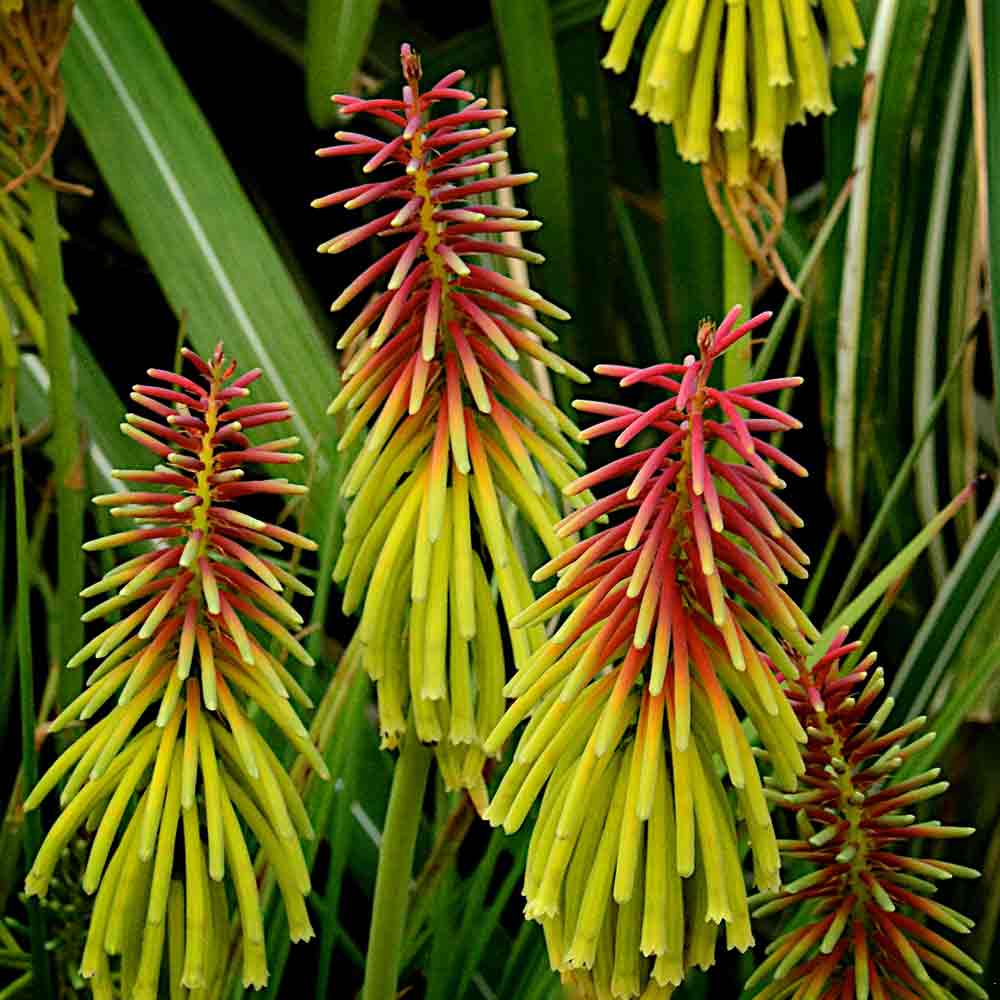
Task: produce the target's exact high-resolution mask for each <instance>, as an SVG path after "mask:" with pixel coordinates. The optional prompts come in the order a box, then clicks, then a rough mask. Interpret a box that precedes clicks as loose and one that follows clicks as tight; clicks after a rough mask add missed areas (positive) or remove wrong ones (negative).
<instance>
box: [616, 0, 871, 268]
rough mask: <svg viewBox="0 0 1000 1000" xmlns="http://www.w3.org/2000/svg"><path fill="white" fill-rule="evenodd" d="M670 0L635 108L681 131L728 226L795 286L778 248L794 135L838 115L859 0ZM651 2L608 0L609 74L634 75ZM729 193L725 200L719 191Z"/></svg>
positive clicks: (681, 142) (860, 40) (855, 43)
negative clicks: (790, 130) (788, 148)
mask: <svg viewBox="0 0 1000 1000" xmlns="http://www.w3.org/2000/svg"><path fill="white" fill-rule="evenodd" d="M821 6H822V20H823V22H824V23H825V25H826V32H827V35H828V45H825V44H824V41H823V38H822V37H821V34H820V28H819V24H818V21H819V17H818V15H819V8H820V5H819V4H817V3H816V2H815V0H814V2H813V3H812V4H810V3H809V2H808V0H784V2H782V0H666V2H663V3H659V4H657V5H656V7H655V9H658V10H659V12H660V13H659V16H658V17H657V19H656V24H655V27H654V28H653V32H652V35H651V36H650V39H649V42H648V44H647V46H646V49H645V52H644V53H643V56H642V66H641V68H640V70H639V89H638V92H637V94H636V98H635V102H634V103H633V105H632V107H633V108H634V109H635V110H636V111H638V112H639V113H640V114H645V115H649V117H650V118H652V120H653V121H656V122H668V123H672V124H673V126H674V136H675V138H676V141H677V150H678V152H679V153H680V155H681V156H682V157H683V158H684V159H685V160H688V161H689V162H693V163H701V164H703V165H704V167H703V172H704V177H705V188H706V192H707V193H708V195H709V200H710V202H711V204H712V208H713V209H714V211H715V213H716V215H717V216H718V218H719V221H720V222H721V223H722V225H723V227H724V228H725V229H726V230H727V231H728V232H729V233H730V235H731V236H732V237H733V238H734V239H736V240H737V241H738V242H739V243H741V244H742V245H743V247H744V249H745V250H746V251H747V253H748V254H750V255H751V256H752V257H753V258H754V259H755V261H756V262H757V263H758V264H759V265H760V266H761V268H762V269H763V270H765V271H768V270H775V271H777V273H778V274H779V275H781V277H782V280H784V281H785V283H786V285H789V286H790V285H791V282H790V279H788V277H787V275H786V274H785V271H784V268H783V266H782V264H781V260H780V258H779V257H778V255H777V252H776V251H775V249H774V244H775V241H776V240H777V237H778V234H779V233H780V230H781V227H782V222H783V219H784V210H785V204H786V201H787V191H786V189H785V177H784V171H783V169H782V166H781V156H782V143H783V139H784V132H785V127H786V125H792V124H797V123H800V122H804V121H805V116H806V114H807V113H808V114H830V113H831V112H832V111H833V110H834V107H833V99H832V97H831V96H830V65H831V64H832V65H833V66H842V65H847V64H850V63H853V62H854V59H855V56H854V50H855V49H857V48H860V47H861V46H862V45H864V33H863V31H862V29H861V22H860V21H859V19H858V15H857V11H856V10H855V7H854V0H822V5H821ZM649 7H650V0H609V2H608V4H607V7H606V8H605V10H604V16H603V18H602V20H601V25H602V27H603V28H604V29H605V30H606V31H613V32H614V36H613V38H612V41H611V46H610V48H609V50H608V53H607V55H606V56H605V58H604V65H605V66H607V67H608V68H609V69H612V70H614V71H615V72H617V73H621V72H622V71H624V69H625V68H626V66H627V65H628V61H629V57H630V55H631V53H632V49H633V47H634V45H635V41H636V38H637V37H638V34H639V30H640V28H641V27H642V22H643V20H644V19H645V17H646V13H647V11H648V10H649ZM720 187H721V189H722V191H721V194H720V190H719V188H720Z"/></svg>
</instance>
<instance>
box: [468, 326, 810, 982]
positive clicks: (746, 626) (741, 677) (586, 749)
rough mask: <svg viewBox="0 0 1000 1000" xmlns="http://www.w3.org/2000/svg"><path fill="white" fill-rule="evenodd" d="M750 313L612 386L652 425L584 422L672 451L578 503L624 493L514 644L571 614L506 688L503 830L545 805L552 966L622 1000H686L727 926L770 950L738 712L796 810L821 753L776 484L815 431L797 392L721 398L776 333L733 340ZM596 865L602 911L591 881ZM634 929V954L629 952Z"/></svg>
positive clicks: (623, 374)
mask: <svg viewBox="0 0 1000 1000" xmlns="http://www.w3.org/2000/svg"><path fill="white" fill-rule="evenodd" d="M739 312H740V309H739V307H738V306H737V307H735V308H734V309H733V310H732V311H731V312H730V313H729V314H728V315H727V316H726V318H725V320H724V321H723V322H722V323H721V324H720V325H719V326H718V328H716V327H715V326H713V325H711V324H709V323H705V324H703V325H702V327H701V329H700V330H699V331H698V337H697V343H698V350H699V355H698V356H697V357H695V356H694V355H688V357H687V358H685V359H684V362H683V363H682V364H659V365H653V366H651V367H649V368H642V369H637V368H629V367H623V366H618V365H602V366H599V367H598V369H597V370H598V371H599V372H600V373H601V374H605V375H612V376H614V377H616V378H618V379H619V380H620V384H621V386H622V387H623V388H628V387H630V386H634V385H636V384H638V383H645V384H646V385H649V386H652V387H655V388H658V389H660V390H662V392H663V398H662V400H661V401H660V402H658V403H656V404H655V405H654V406H652V407H651V408H650V409H649V410H646V411H642V410H638V409H635V408H633V407H631V406H627V405H625V404H624V403H603V402H578V403H577V404H576V406H577V408H578V409H580V410H582V411H583V412H585V413H592V414H595V415H597V416H599V417H601V418H602V419H601V421H600V422H599V423H597V424H595V425H594V426H592V427H590V428H589V429H588V430H586V431H584V433H583V436H584V438H587V439H589V438H594V437H598V436H601V435H607V434H614V435H616V438H615V444H616V446H618V447H624V446H625V445H626V444H628V443H629V441H631V440H632V439H633V438H635V437H636V436H637V435H639V434H640V433H641V432H643V431H652V432H653V434H654V435H655V438H654V440H653V441H652V442H651V443H650V444H649V446H648V447H645V448H643V449H642V450H640V451H638V452H634V453H632V454H629V455H626V456H625V457H623V458H620V459H617V460H615V461H613V462H611V463H610V464H608V465H607V466H605V467H604V468H603V469H598V470H596V471H595V472H592V473H589V474H588V475H586V476H583V477H582V478H580V479H578V480H577V481H576V482H575V483H572V484H570V485H569V486H568V487H567V488H566V490H565V492H566V493H567V494H569V495H571V496H572V495H575V494H577V493H579V492H580V491H581V490H583V489H588V488H591V487H602V488H606V489H609V490H610V491H609V492H607V494H606V495H605V496H603V497H602V498H601V499H598V500H595V501H593V502H591V503H589V504H588V505H587V506H585V507H584V508H583V509H581V510H578V511H576V512H574V513H572V514H570V515H569V516H568V517H566V518H564V519H563V520H562V521H561V522H560V523H559V525H558V526H557V528H556V532H557V534H559V535H560V536H561V537H564V538H568V536H570V535H571V534H572V533H574V532H577V531H580V530H581V529H583V528H585V527H587V526H588V525H597V526H598V530H597V531H595V533H594V534H592V535H590V536H589V537H587V538H585V539H584V540H582V541H579V542H577V543H576V544H574V545H572V546H571V547H570V548H568V549H567V550H566V551H565V552H563V553H561V554H560V555H558V556H556V557H555V558H554V559H552V560H551V561H550V562H548V563H546V564H545V565H544V566H542V567H541V568H540V569H539V570H538V571H537V572H536V573H535V575H534V579H535V580H536V581H540V580H545V579H549V578H551V577H555V576H557V581H556V583H555V585H554V586H553V587H552V589H551V590H549V591H548V593H547V594H545V595H544V596H543V597H541V598H539V599H538V600H536V601H535V602H534V603H533V604H532V605H531V606H530V607H529V608H527V609H526V610H525V611H524V612H522V613H521V614H520V615H518V616H517V617H516V618H515V619H514V621H513V623H512V624H514V625H515V626H532V627H535V626H537V625H539V624H541V623H542V622H544V621H545V620H546V619H549V618H551V617H552V616H553V615H555V614H556V613H557V612H559V611H562V610H563V609H571V610H570V613H569V614H568V615H566V616H565V617H564V618H562V619H561V621H560V623H559V625H558V627H557V628H556V629H555V631H553V632H552V633H551V635H550V636H549V638H548V639H547V641H546V642H545V643H544V645H542V646H541V648H540V649H538V650H537V651H536V652H535V654H534V655H533V656H532V657H531V659H530V660H529V661H528V662H527V663H526V664H524V665H522V666H521V668H520V669H519V671H518V673H517V674H516V676H515V677H514V678H513V680H511V681H510V682H509V683H508V685H507V687H506V693H507V695H508V696H510V697H512V698H514V699H515V700H514V703H513V704H512V705H511V706H510V707H509V708H508V709H507V713H506V714H505V716H504V718H503V720H502V721H501V722H500V724H499V725H498V726H497V728H496V729H495V730H494V731H493V733H492V734H491V735H490V737H489V739H488V741H487V743H486V749H487V751H488V752H493V751H495V750H497V749H498V748H499V747H500V746H501V745H502V744H503V743H504V742H505V741H506V739H507V738H508V736H510V734H511V733H512V732H513V730H514V728H515V726H516V725H517V724H518V723H519V722H521V721H522V720H523V719H525V718H526V717H528V716H529V715H530V716H531V720H530V722H529V724H528V727H527V728H526V729H525V731H524V733H523V735H522V736H521V739H520V743H519V746H518V748H517V750H516V752H515V754H514V759H513V762H512V764H511V766H510V767H509V769H508V771H507V773H506V774H505V776H504V779H503V781H502V782H501V784H500V787H499V789H498V790H497V793H496V795H495V797H494V800H493V802H492V804H491V805H490V807H489V809H488V810H487V813H486V815H487V818H488V819H489V820H490V821H491V822H492V823H494V824H503V826H504V828H505V829H507V830H509V831H512V830H514V829H516V828H517V827H518V826H520V824H521V823H522V822H523V821H524V819H525V817H526V815H527V813H528V810H529V808H530V806H531V804H532V802H533V801H534V799H535V798H536V797H537V796H538V795H539V793H540V792H541V791H542V789H543V788H545V789H546V790H545V796H544V799H543V803H542V813H541V818H540V819H539V821H538V823H537V824H536V826H535V830H534V834H533V837H532V854H531V856H530V858H529V862H528V872H527V877H526V882H525V894H526V896H527V899H528V903H527V906H526V908H525V912H526V913H527V914H528V915H529V916H532V917H535V918H536V919H539V920H540V921H541V922H542V923H543V926H544V927H545V932H546V938H547V940H548V942H549V948H550V954H551V957H552V962H553V965H554V967H555V968H557V969H560V970H561V971H563V973H564V974H565V975H567V976H569V977H576V978H577V979H579V978H580V977H583V979H585V980H587V981H589V982H592V983H593V984H595V985H596V988H597V989H598V992H600V991H601V990H611V991H612V992H614V989H613V988H612V986H611V985H610V984H611V982H612V978H615V979H616V981H619V982H625V981H627V982H628V983H629V984H631V985H630V986H629V987H628V989H629V990H632V989H633V987H634V990H633V991H632V992H616V993H615V995H621V996H633V995H637V993H638V992H639V990H640V986H642V988H645V986H644V985H642V984H645V983H648V982H649V981H652V982H654V983H656V984H658V986H659V987H663V988H666V987H667V986H668V985H669V984H676V983H678V982H680V979H681V978H682V976H683V973H684V970H685V969H686V968H687V967H688V966H690V965H691V964H701V965H708V964H711V962H712V961H713V959H714V940H715V933H716V930H717V928H718V925H719V924H720V923H721V922H723V921H725V922H726V923H727V927H728V931H727V933H728V940H729V944H730V946H731V947H737V948H740V949H744V948H746V947H747V946H748V945H749V944H750V943H751V942H752V936H751V933H750V925H749V913H748V909H747V901H746V892H745V889H744V884H743V877H742V875H741V873H740V862H739V853H738V851H737V840H736V831H737V822H736V817H735V816H734V814H733V813H732V810H731V807H730V805H729V800H728V798H727V796H726V793H725V789H724V786H723V784H722V782H721V781H720V779H719V775H718V772H717V770H716V760H718V762H719V764H720V765H721V766H722V767H723V770H724V773H725V774H726V775H727V776H728V779H729V783H730V784H731V785H732V787H733V789H734V790H735V792H736V799H737V801H738V802H739V803H740V806H741V814H742V822H744V823H745V824H746V828H747V832H748V834H749V839H750V845H751V849H752V854H753V862H754V870H755V878H756V882H757V885H758V886H759V887H761V888H772V889H776V888H777V886H778V884H779V877H778V866H779V855H778V847H777V843H776V841H775V836H774V830H773V828H772V826H771V819H770V815H769V812H768V806H767V802H766V799H765V795H764V790H763V787H762V784H761V779H760V777H759V775H758V770H757V764H756V761H755V758H754V755H753V753H752V751H751V747H750V744H749V742H748V740H747V737H746V734H745V732H744V729H743V727H742V726H741V724H740V720H739V717H738V716H737V713H736V710H735V708H734V704H733V702H732V701H731V698H732V699H735V701H736V702H737V703H738V704H739V705H740V706H741V707H742V710H743V711H744V712H745V713H746V715H747V716H749V718H750V719H751V720H752V722H753V724H754V726H755V728H756V731H757V734H758V735H759V737H760V739H761V742H762V743H763V744H764V746H765V747H766V748H767V749H768V751H769V753H770V756H771V761H772V764H773V767H774V771H775V774H776V777H777V781H778V784H779V785H780V787H783V788H786V789H787V790H789V791H792V790H794V788H795V787H796V779H797V777H798V775H800V774H802V773H803V771H804V768H805V765H804V763H803V760H802V754H801V744H802V743H804V742H805V739H806V734H805V731H804V730H803V728H802V726H801V725H800V724H799V721H798V719H797V718H796V716H795V713H794V712H793V711H792V708H791V706H790V704H789V702H788V700H787V698H786V697H785V694H784V692H783V691H782V689H781V687H780V686H779V683H778V680H777V676H776V674H777V672H779V671H780V672H781V673H782V674H784V675H786V676H794V674H795V666H794V663H793V662H792V660H791V658H790V656H789V651H790V650H791V651H795V650H798V651H800V652H801V653H803V654H805V653H806V652H807V651H808V649H809V647H810V643H811V642H813V641H814V640H815V638H816V637H817V634H818V633H817V632H816V630H815V628H814V627H813V626H812V624H811V623H810V622H809V620H808V618H807V617H806V615H805V614H804V613H803V612H802V611H801V609H799V608H798V607H797V606H796V605H795V603H794V602H793V601H792V600H791V599H790V598H789V597H788V595H787V594H786V593H785V592H784V591H783V590H782V585H783V584H784V583H785V582H786V580H787V575H786V574H792V575H794V576H798V577H803V576H805V575H806V570H805V565H806V564H807V563H808V559H807V558H806V556H805V554H804V553H803V552H802V551H801V549H799V547H798V546H797V545H796V544H795V543H794V542H793V541H792V539H791V538H790V537H789V535H788V532H787V529H788V528H789V527H798V526H800V525H801V523H802V522H801V521H800V519H799V518H798V516H797V515H796V514H795V513H794V512H793V511H792V510H791V508H789V507H788V505H787V504H785V503H784V501H782V500H781V499H779V498H778V496H777V494H776V492H775V491H776V489H780V488H781V487H783V486H784V485H785V484H784V482H783V481H782V480H781V479H780V478H779V476H778V474H777V472H776V471H775V467H777V468H780V469H785V470H788V471H790V472H792V473H793V474H795V475H805V470H804V469H803V468H802V467H801V466H800V465H799V464H798V463H797V462H795V461H794V460H793V459H792V458H790V457H789V456H788V455H786V454H785V453H784V452H782V451H779V450H778V449H777V448H775V447H773V446H772V445H771V444H769V443H768V442H767V441H766V440H764V436H765V435H767V434H768V433H769V432H771V431H776V430H788V429H792V428H796V427H798V426H799V422H798V421H797V420H795V419H794V418H792V417H790V416H789V415H788V414H786V413H783V412H782V411H781V410H779V409H777V408H776V407H774V406H773V405H771V404H770V403H767V402H765V400H764V399H763V398H762V397H764V396H766V394H768V393H770V392H773V391H775V390H779V389H784V388H787V387H789V386H793V385H798V384H799V383H800V381H801V380H800V379H797V378H796V379H773V380H770V381H766V382H755V383H751V384H748V385H744V386H739V387H737V388H734V389H717V388H715V387H713V386H712V385H711V384H710V383H709V376H710V373H711V371H712V367H713V365H714V364H715V362H716V360H717V359H718V358H719V357H720V356H721V355H722V354H723V352H724V351H726V350H727V349H728V348H729V347H731V346H732V345H733V344H734V343H736V341H737V340H739V338H740V337H743V336H746V335H747V334H748V333H749V332H750V331H751V330H753V329H755V328H756V327H758V326H760V325H761V324H762V323H764V322H765V321H766V320H767V319H768V318H769V316H770V314H769V313H763V314H761V315H759V316H755V317H754V318H753V319H751V320H749V321H748V322H746V323H743V324H741V325H737V317H738V316H739ZM615 480H619V481H621V480H624V481H623V482H620V483H618V484H615V485H614V486H612V485H611V484H612V482H613V481H615ZM616 514H617V515H621V516H619V517H615V516H614V515H616ZM606 516H611V517H612V523H611V524H610V525H609V526H606V527H603V526H601V523H602V519H605V518H606ZM546 786H547V787H546ZM598 790H603V791H602V794H603V798H602V797H601V796H600V795H598ZM594 824H599V825H598V826H595V825H594ZM601 829H603V830H604V831H605V832H604V834H601V833H600V830H601ZM599 836H600V837H601V838H602V839H600V843H599V846H598V843H597V841H596V840H595V839H594V838H597V837H599ZM603 838H609V840H608V843H607V844H605V839H603ZM595 850H596V851H597V854H593V853H592V852H593V851H595ZM598 857H599V858H600V864H601V865H602V866H604V867H601V868H600V873H601V877H602V878H603V879H604V880H605V881H604V883H603V885H604V888H603V889H602V890H601V891H600V892H598V890H596V889H592V886H593V885H594V884H596V883H595V882H594V881H590V882H589V883H587V882H586V881H583V882H581V881H580V880H579V877H578V876H579V875H580V874H581V873H582V872H583V871H588V872H589V871H590V866H591V864H592V865H593V866H594V867H595V871H596V870H597V865H598V860H597V858H598ZM644 858H645V861H644V860H643V859H644ZM581 865H582V866H583V867H582V868H581V867H580V866H581ZM574 873H577V874H576V875H575V874H574ZM612 875H613V892H612V891H611V889H612ZM588 877H589V878H591V879H596V877H597V876H596V874H595V875H593V876H588ZM664 885H666V886H668V889H664V888H663V886H664ZM602 893H603V894H602ZM650 893H655V894H654V895H650ZM581 894H582V895H581ZM644 894H645V895H644ZM644 898H645V900H646V902H645V903H642V900H643V899H644ZM622 921H625V923H626V924H627V926H628V927H629V928H630V931H629V936H628V937H627V938H622V937H618V936H616V933H617V932H616V931H615V927H618V928H621V927H622ZM685 927H686V928H687V930H685ZM640 952H641V954H640ZM602 955H604V956H605V957H604V959H603V960H602V958H601V956H602ZM622 977H624V978H622ZM621 988H622V989H625V987H624V986H622V987H621ZM615 989H616V988H615Z"/></svg>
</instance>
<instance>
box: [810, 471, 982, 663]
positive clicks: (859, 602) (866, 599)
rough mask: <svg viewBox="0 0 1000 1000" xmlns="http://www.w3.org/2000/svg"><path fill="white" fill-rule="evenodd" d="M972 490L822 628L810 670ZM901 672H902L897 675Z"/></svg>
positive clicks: (972, 487)
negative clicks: (834, 639)
mask: <svg viewBox="0 0 1000 1000" xmlns="http://www.w3.org/2000/svg"><path fill="white" fill-rule="evenodd" d="M974 490H975V484H971V485H969V486H967V487H966V488H965V489H964V490H962V492H961V493H959V494H958V496H956V497H955V498H954V499H953V500H952V501H951V502H950V503H949V504H948V505H947V506H945V507H944V508H943V509H942V510H940V511H939V512H938V513H937V514H936V515H935V516H934V517H933V518H932V519H931V520H930V521H929V522H928V524H927V527H926V528H924V530H923V531H921V532H920V533H919V534H918V535H917V536H916V537H915V538H913V539H912V540H911V541H910V542H909V544H908V545H906V546H904V547H903V549H902V551H900V553H899V554H898V555H897V556H896V558H895V559H893V560H892V562H890V563H889V565H888V566H886V567H885V569H883V570H882V572H881V573H879V574H878V576H876V577H875V579H874V580H872V582H871V583H869V584H868V586H867V587H865V589H864V590H862V591H861V593H860V594H858V596H857V597H855V598H854V600H853V601H851V603H850V604H848V605H847V607H846V608H844V610H843V611H840V612H838V613H837V614H836V615H834V616H833V617H832V619H831V620H830V622H829V623H828V624H827V625H825V626H824V628H823V631H822V632H821V633H820V637H819V638H818V639H817V640H816V642H815V643H814V644H813V648H812V652H811V653H810V654H809V666H814V665H815V664H816V663H817V662H818V661H819V659H820V658H821V657H822V656H823V654H824V653H826V651H827V649H829V647H830V643H831V642H832V641H833V638H834V636H835V635H836V634H837V632H839V631H840V629H842V628H850V627H851V626H852V625H854V624H855V623H856V622H857V621H858V620H859V619H860V618H861V617H862V616H863V615H864V614H865V613H866V612H867V611H868V610H869V609H870V608H871V607H872V605H873V604H874V603H875V602H876V601H877V600H878V599H879V598H880V597H881V596H882V595H883V594H884V593H885V592H886V591H887V590H888V589H889V588H890V587H891V586H892V585H893V584H894V583H895V582H896V581H897V580H898V579H899V578H900V577H901V576H903V575H904V574H905V573H908V572H909V571H910V568H911V567H912V566H913V564H914V562H916V560H917V557H918V556H919V555H920V554H921V553H922V552H923V551H924V549H926V548H927V546H928V545H930V543H931V542H932V541H933V540H934V539H935V538H936V537H937V536H938V534H939V533H940V531H941V529H942V528H943V527H944V526H945V525H946V524H947V523H948V522H949V521H950V520H951V519H952V518H953V517H954V516H955V514H956V513H958V511H959V510H960V509H961V508H962V507H963V506H964V505H965V504H966V503H968V501H969V499H970V497H971V496H972V495H973V492H974ZM901 672H902V671H901Z"/></svg>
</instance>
